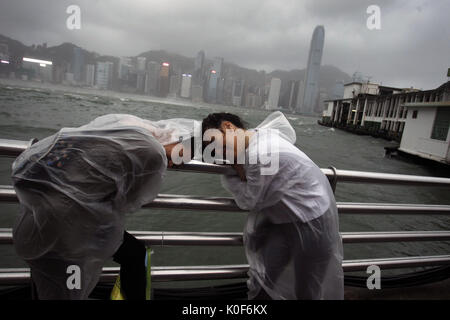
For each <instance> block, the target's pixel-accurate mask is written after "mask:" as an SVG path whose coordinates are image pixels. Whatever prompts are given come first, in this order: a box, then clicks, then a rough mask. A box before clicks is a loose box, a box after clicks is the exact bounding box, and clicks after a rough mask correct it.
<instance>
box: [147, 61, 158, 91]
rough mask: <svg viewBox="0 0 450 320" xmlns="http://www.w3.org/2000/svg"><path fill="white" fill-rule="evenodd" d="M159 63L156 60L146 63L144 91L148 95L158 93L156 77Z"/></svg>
mask: <svg viewBox="0 0 450 320" xmlns="http://www.w3.org/2000/svg"><path fill="white" fill-rule="evenodd" d="M160 69H161V65H160V64H159V63H158V62H156V61H150V62H149V63H148V64H147V74H146V76H145V91H144V92H145V93H146V94H150V95H155V96H156V95H157V94H158V79H159V71H160Z"/></svg>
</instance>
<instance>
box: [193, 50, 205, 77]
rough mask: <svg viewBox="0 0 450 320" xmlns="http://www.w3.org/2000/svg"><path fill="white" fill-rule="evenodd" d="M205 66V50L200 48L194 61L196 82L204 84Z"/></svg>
mask: <svg viewBox="0 0 450 320" xmlns="http://www.w3.org/2000/svg"><path fill="white" fill-rule="evenodd" d="M204 66H205V52H204V51H203V50H200V51H199V53H198V54H197V57H196V58H195V62H194V74H193V81H194V84H203V73H204Z"/></svg>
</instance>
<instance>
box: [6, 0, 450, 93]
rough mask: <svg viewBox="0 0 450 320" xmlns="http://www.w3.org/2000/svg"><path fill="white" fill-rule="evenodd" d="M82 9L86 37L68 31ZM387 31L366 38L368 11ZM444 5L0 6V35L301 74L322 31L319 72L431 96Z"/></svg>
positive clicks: (404, 1)
mask: <svg viewBox="0 0 450 320" xmlns="http://www.w3.org/2000/svg"><path fill="white" fill-rule="evenodd" d="M70 4H77V5H79V6H80V7H81V16H82V17H81V18H82V29H81V30H74V31H70V30H68V29H67V28H66V27H65V23H66V19H67V17H68V15H67V14H66V8H67V6H69V5H70ZM371 4H376V5H378V6H380V8H381V30H376V31H370V30H368V29H367V28H366V20H367V17H368V14H367V13H366V9H367V7H368V6H369V5H371ZM448 12H450V2H449V1H447V0H428V1H427V0H397V1H387V0H371V1H366V0H352V1H350V0H339V1H336V0H327V1H318V0H308V1H300V0H286V1H283V0H245V1H242V0H241V1H236V0H227V1H225V0H222V1H214V0H171V1H167V0H166V1H144V0H138V1H117V0H108V1H106V0H104V1H101V0H97V1H93V0H90V1H87V0H84V1H75V0H74V1H51V0H35V1H25V0H9V1H5V0H2V2H1V10H0V30H1V31H0V33H2V34H4V35H6V36H10V37H13V38H16V39H18V40H20V41H23V42H24V43H26V44H32V43H42V42H48V44H49V45H56V44H60V43H61V42H73V43H75V44H77V45H80V46H82V47H84V48H86V49H88V50H93V51H96V52H99V53H102V54H112V55H116V56H122V55H136V54H139V53H141V52H144V51H146V50H150V49H166V50H169V51H173V52H177V53H180V54H184V55H187V56H194V55H195V54H196V53H197V51H198V50H200V49H204V50H205V51H206V54H207V55H208V56H209V57H213V56H222V57H224V58H225V59H226V60H227V61H231V62H234V63H237V64H239V65H241V66H244V67H249V68H256V69H265V70H267V71H271V70H274V69H294V68H304V67H305V65H306V60H307V56H308V49H309V42H310V40H311V35H312V31H313V29H314V27H315V26H316V25H319V24H321V25H324V27H325V48H324V56H323V64H331V65H334V66H336V67H338V68H340V69H342V70H343V71H345V72H347V73H349V74H352V73H353V72H354V71H360V72H362V73H363V74H364V75H366V76H371V77H372V81H376V82H383V84H386V85H394V86H402V87H406V86H415V87H419V88H424V89H428V88H434V87H436V86H438V85H440V84H441V83H442V82H444V81H446V77H445V74H446V69H447V68H448V67H450V59H449V56H450V23H449V22H448V21H449V19H448V17H447V14H448Z"/></svg>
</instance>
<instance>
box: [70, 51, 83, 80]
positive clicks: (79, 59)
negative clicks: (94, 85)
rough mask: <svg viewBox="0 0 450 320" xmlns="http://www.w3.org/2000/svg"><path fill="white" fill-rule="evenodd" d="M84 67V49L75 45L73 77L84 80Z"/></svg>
mask: <svg viewBox="0 0 450 320" xmlns="http://www.w3.org/2000/svg"><path fill="white" fill-rule="evenodd" d="M83 69H84V53H83V49H81V48H79V47H74V48H73V56H72V73H73V78H74V80H75V81H76V82H82V81H83Z"/></svg>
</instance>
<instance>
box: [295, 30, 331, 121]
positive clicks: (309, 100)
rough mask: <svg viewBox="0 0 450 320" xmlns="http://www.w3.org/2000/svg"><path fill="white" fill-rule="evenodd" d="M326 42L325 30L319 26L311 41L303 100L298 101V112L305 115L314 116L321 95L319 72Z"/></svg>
mask: <svg viewBox="0 0 450 320" xmlns="http://www.w3.org/2000/svg"><path fill="white" fill-rule="evenodd" d="M324 40H325V29H324V28H323V26H317V27H316V28H315V29H314V32H313V36H312V39H311V46H310V49H309V55H308V65H307V68H306V74H305V80H304V89H303V94H302V95H301V100H300V101H298V104H297V105H298V106H299V108H298V109H297V112H299V113H303V114H313V113H314V107H315V105H316V104H317V98H318V94H319V71H320V64H321V62H322V52H323V44H324Z"/></svg>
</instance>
